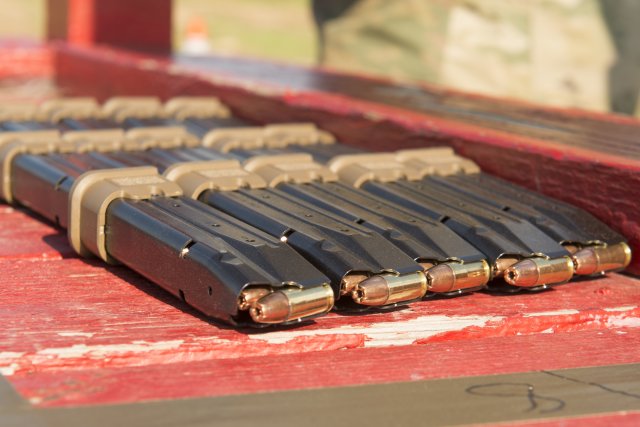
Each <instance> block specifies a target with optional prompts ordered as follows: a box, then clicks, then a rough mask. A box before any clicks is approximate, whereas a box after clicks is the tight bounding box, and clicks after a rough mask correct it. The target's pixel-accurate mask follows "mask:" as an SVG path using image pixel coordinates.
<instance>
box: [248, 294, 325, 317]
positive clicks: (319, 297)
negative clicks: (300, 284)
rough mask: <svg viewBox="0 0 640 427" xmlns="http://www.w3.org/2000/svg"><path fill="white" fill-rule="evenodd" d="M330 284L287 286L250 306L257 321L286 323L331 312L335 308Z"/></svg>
mask: <svg viewBox="0 0 640 427" xmlns="http://www.w3.org/2000/svg"><path fill="white" fill-rule="evenodd" d="M333 301H334V297H333V290H332V289H331V287H330V286H329V285H322V286H315V287H312V288H307V289H298V288H285V289H279V290H276V291H275V292H272V293H270V294H269V295H266V296H263V297H262V298H260V299H259V300H258V301H256V302H255V304H254V305H253V306H252V307H251V308H250V310H249V314H250V315H251V318H252V319H253V321H254V322H257V323H271V324H275V323H285V322H291V321H295V320H302V319H303V318H307V317H310V316H317V315H320V314H324V313H327V312H329V311H330V310H331V309H332V308H333Z"/></svg>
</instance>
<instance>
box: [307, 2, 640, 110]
mask: <svg viewBox="0 0 640 427" xmlns="http://www.w3.org/2000/svg"><path fill="white" fill-rule="evenodd" d="M336 4H342V5H343V6H342V7H339V6H336ZM323 5H324V8H325V9H326V8H327V7H333V15H332V14H331V12H332V11H329V13H328V15H326V16H322V14H321V12H322V10H323ZM314 8H315V12H316V17H317V18H318V17H319V19H318V21H320V22H319V23H320V24H321V30H320V32H321V40H322V42H323V49H322V55H321V60H322V64H323V65H326V66H329V67H332V68H337V69H342V70H349V71H356V72H363V73H374V74H381V75H385V76H389V77H392V78H395V79H399V80H423V81H427V82H431V83H436V84H441V85H445V86H448V87H452V88H457V89H462V90H468V91H472V92H477V93H484V94H490V95H495V96H503V97H511V98H519V99H524V100H528V101H533V102H538V103H544V104H547V105H556V106H577V107H581V108H589V109H593V110H601V111H605V110H608V109H609V103H610V102H609V78H608V75H609V69H610V68H611V66H612V64H613V63H614V60H615V47H614V46H613V44H612V43H611V39H610V36H609V32H608V30H607V26H606V24H605V21H604V20H603V17H602V11H601V9H600V4H599V2H598V1H597V0H526V1H523V0H358V1H354V0H342V1H341V0H317V1H316V2H315V3H314ZM638 25H640V24H638Z"/></svg>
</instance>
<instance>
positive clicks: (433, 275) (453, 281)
mask: <svg viewBox="0 0 640 427" xmlns="http://www.w3.org/2000/svg"><path fill="white" fill-rule="evenodd" d="M426 274H427V279H428V283H429V291H431V292H436V293H445V292H456V291H458V292H462V291H465V290H471V289H477V288H480V287H483V286H485V285H486V284H487V282H488V281H489V279H490V278H491V269H490V268H489V264H488V263H487V262H486V261H484V260H482V261H480V262H471V263H468V264H462V263H457V262H449V263H444V264H439V265H436V266H435V267H432V268H430V269H428V270H427V272H426Z"/></svg>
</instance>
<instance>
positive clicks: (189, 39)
mask: <svg viewBox="0 0 640 427" xmlns="http://www.w3.org/2000/svg"><path fill="white" fill-rule="evenodd" d="M180 51H181V53H183V54H185V55H191V56H200V55H207V54H209V53H211V42H210V41H209V35H208V32H207V23H206V22H205V21H204V19H202V18H201V17H199V16H192V17H191V18H190V19H189V22H188V23H187V31H186V32H185V37H184V42H183V43H182V48H181V50H180Z"/></svg>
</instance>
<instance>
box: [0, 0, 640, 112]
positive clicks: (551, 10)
mask: <svg viewBox="0 0 640 427" xmlns="http://www.w3.org/2000/svg"><path fill="white" fill-rule="evenodd" d="M45 1H46V0H0V5H2V6H3V7H2V10H3V13H2V14H0V38H21V39H24V38H31V39H42V38H43V36H44V27H45V16H44V11H45ZM105 1H108V0H105ZM132 1H135V0H132ZM173 7H174V10H173V21H174V24H173V46H174V51H176V52H178V53H181V54H186V55H207V54H216V55H241V56H250V57H255V58H264V59H268V60H275V61H282V62H290V63H293V64H299V65H305V66H314V65H323V66H325V67H329V68H333V69H338V70H344V71H349V72H356V73H370V74H376V75H381V76H386V77H388V78H392V79H394V80H398V81H408V82H411V81H423V82H428V83H432V84H438V85H442V86H445V87H451V88H456V89H462V90H466V91H470V92H475V93H482V94H488V95H495V96H501V97H509V98H516V99H522V100H527V101H532V102H536V103H540V104H545V105H553V106H561V107H580V108H585V109H590V110H596V111H615V112H620V113H625V114H635V115H636V116H639V115H640V109H639V108H638V92H640V47H639V46H640V1H638V0H528V1H526V2H525V1H521V0H429V1H426V0H315V1H313V0H269V1H261V0H234V1H224V0H174V5H173Z"/></svg>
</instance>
